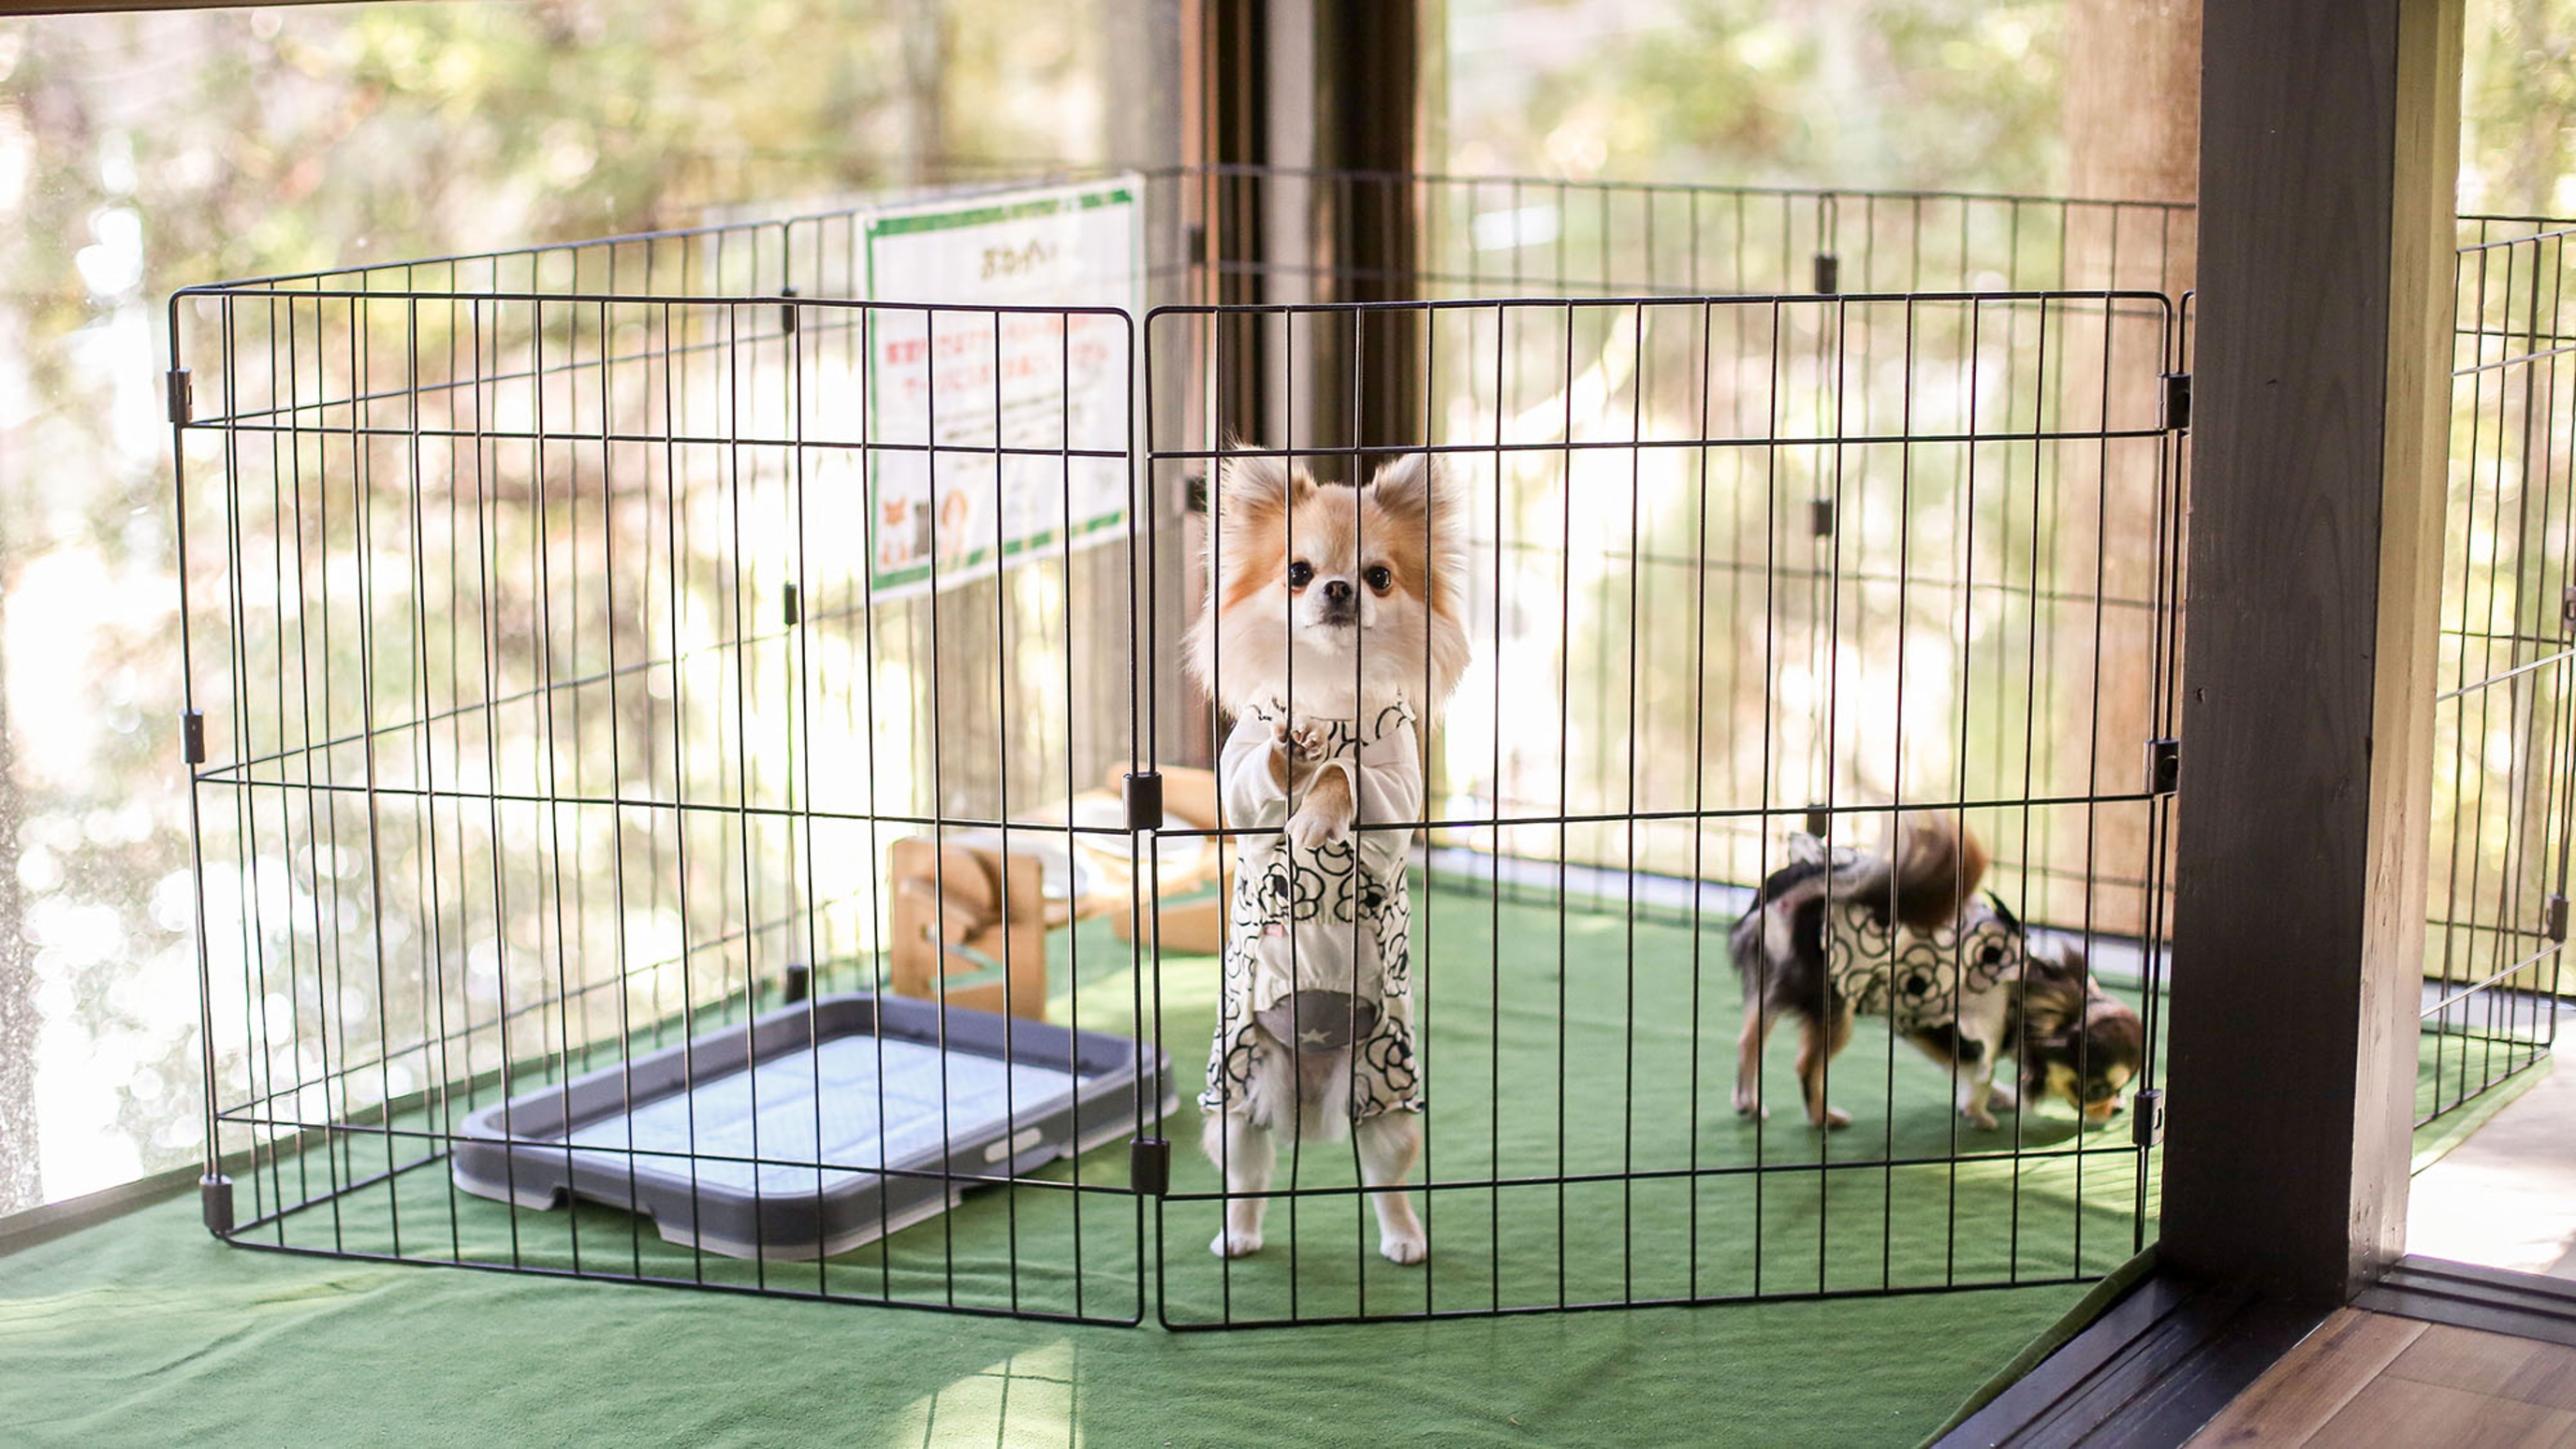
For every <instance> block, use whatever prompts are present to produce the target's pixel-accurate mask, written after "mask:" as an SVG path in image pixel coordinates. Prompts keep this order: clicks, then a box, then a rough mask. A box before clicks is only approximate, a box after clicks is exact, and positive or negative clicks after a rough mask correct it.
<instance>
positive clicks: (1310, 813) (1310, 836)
mask: <svg viewBox="0 0 2576 1449" xmlns="http://www.w3.org/2000/svg"><path fill="white" fill-rule="evenodd" d="M1288 838H1289V839H1290V840H1293V841H1295V842H1296V843H1297V846H1298V848H1299V849H1301V850H1320V849H1322V848H1323V847H1325V846H1327V845H1330V844H1332V843H1333V842H1334V841H1336V840H1339V839H1341V838H1342V827H1341V824H1340V822H1338V821H1336V820H1334V819H1333V818H1332V817H1330V816H1329V815H1326V814H1325V813H1324V812H1323V811H1321V810H1317V809H1314V808H1312V807H1311V806H1310V807H1308V808H1307V809H1304V810H1300V811H1298V812H1297V813H1296V814H1294V815H1291V816H1289V817H1288Z"/></svg>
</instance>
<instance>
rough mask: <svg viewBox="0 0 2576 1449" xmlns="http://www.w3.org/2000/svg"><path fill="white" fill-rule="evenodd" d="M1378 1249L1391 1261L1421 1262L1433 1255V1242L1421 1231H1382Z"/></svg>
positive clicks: (1380, 1254) (1379, 1252)
mask: <svg viewBox="0 0 2576 1449" xmlns="http://www.w3.org/2000/svg"><path fill="white" fill-rule="evenodd" d="M1377 1251H1378V1255H1379V1256H1380V1257H1383V1258H1385V1259H1386V1260H1387V1261H1388V1262H1390V1263H1404V1264H1407V1265H1410V1264H1414V1263H1419V1262H1421V1261H1422V1260H1423V1259H1425V1258H1428V1257H1430V1256H1431V1244H1430V1243H1429V1242H1427V1241H1425V1240H1424V1238H1423V1236H1422V1234H1420V1233H1381V1234H1379V1235H1378V1240H1377Z"/></svg>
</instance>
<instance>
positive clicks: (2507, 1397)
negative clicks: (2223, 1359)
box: [2191, 1308, 2576, 1449]
mask: <svg viewBox="0 0 2576 1449" xmlns="http://www.w3.org/2000/svg"><path fill="white" fill-rule="evenodd" d="M2191 1443H2192V1449H2209V1446H2213V1445H2222V1444H2265V1445H2273V1444H2278V1445H2292V1444H2312V1445H2317V1446H2321V1449H2341V1446H2345V1445H2358V1446H2375V1445H2386V1446H2390V1449H2399V1446H2403V1449H2486V1446H2489V1445H2493V1446H2499V1449H2502V1446H2517V1449H2519V1446H2526V1445H2527V1446H2532V1449H2576V1348H2561V1347H2559V1346H2558V1345H2556V1344H2551V1343H2539V1342H2535V1341H2534V1340H2531V1339H2527V1338H2513V1337H2509V1336H2507V1335H2504V1334H2500V1333H2482V1332H2479V1331H2477V1330H2475V1329H2467V1328H2453V1327H2450V1326H2448V1325H2445V1324H2439V1323H2420V1322H2417V1321H2416V1320H2414V1319H2411V1318H2393V1317H2389V1316H2387V1315H2385V1314H2378V1313H2365V1312H2361V1311H2358V1310H2355V1309H2349V1308H2347V1309H2345V1310H2343V1311H2342V1312H2340V1313H2337V1314H2336V1315H2335V1316H2334V1317H2332V1318H2330V1319H2328V1320H2326V1323H2325V1325H2324V1326H2323V1327H2321V1328H2319V1329H2318V1330H2317V1331H2316V1332H2315V1333H2312V1334H2310V1335H2308V1337H2307V1339H2306V1340H2305V1341H2304V1342H2302V1343H2301V1344H2300V1345H2299V1346H2298V1347H2297V1348H2295V1349H2292V1350H2291V1351H2290V1352H2289V1354H2288V1355H2287V1356H2285V1357H2284V1358H2283V1359H2282V1360H2281V1361H2280V1362H2279V1363H2277V1364H2274V1365H2273V1366H2272V1368H2271V1371H2270V1372H2268V1373H2266V1374H2264V1375H2263V1377H2262V1378H2261V1379H2260V1380H2258V1381H2257V1382H2256V1383H2255V1385H2254V1387H2253V1388H2251V1389H2248V1390H2247V1391H2246V1392H2245V1394H2244V1396H2243V1397H2241V1398H2239V1399H2238V1400H2237V1401H2236V1402H2235V1403H2233V1404H2230V1405H2228V1407H2227V1411H2226V1412H2225V1413H2223V1414H2221V1415H2219V1416H2218V1418H2217V1419H2215V1420H2213V1421H2211V1423H2210V1425H2209V1427H2208V1428H2206V1429H2203V1430H2202V1431H2201V1432H2200V1434H2199V1435H2198V1437H2196V1438H2194V1439H2193V1440H2192V1441H2191Z"/></svg>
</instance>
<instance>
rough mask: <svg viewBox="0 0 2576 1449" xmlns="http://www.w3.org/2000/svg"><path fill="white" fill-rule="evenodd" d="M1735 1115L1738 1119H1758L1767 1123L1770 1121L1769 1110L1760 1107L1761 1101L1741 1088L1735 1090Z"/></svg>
mask: <svg viewBox="0 0 2576 1449" xmlns="http://www.w3.org/2000/svg"><path fill="white" fill-rule="evenodd" d="M1735 1115H1736V1116H1738V1117H1759V1118H1761V1119H1762V1120H1763V1121H1765V1122H1768V1121H1770V1120H1771V1109H1770V1108H1768V1107H1766V1106H1763V1105H1762V1099H1761V1098H1760V1097H1758V1096H1756V1095H1755V1094H1754V1093H1752V1092H1750V1091H1747V1090H1746V1089H1744V1088H1742V1087H1738V1088H1736V1089H1735Z"/></svg>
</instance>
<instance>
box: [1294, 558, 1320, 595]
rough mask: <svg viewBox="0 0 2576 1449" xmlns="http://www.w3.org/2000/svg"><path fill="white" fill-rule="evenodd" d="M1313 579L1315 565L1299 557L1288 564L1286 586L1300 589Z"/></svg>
mask: <svg viewBox="0 0 2576 1449" xmlns="http://www.w3.org/2000/svg"><path fill="white" fill-rule="evenodd" d="M1314 581H1315V566H1314V565H1313V564H1310V563H1308V562H1306V561H1305V560H1304V559H1302V558H1301V559H1299V560H1297V561H1296V562H1295V563H1292V564H1290V565H1289V566H1288V587H1290V588H1292V589H1302V588H1304V587H1306V585H1308V584H1310V583H1313V582H1314Z"/></svg>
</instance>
